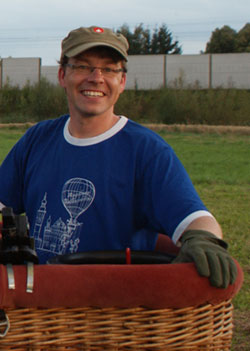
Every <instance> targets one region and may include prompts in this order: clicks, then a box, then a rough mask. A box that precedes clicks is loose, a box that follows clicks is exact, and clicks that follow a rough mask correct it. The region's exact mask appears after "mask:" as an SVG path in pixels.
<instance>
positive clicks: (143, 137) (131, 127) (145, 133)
mask: <svg viewBox="0 0 250 351" xmlns="http://www.w3.org/2000/svg"><path fill="white" fill-rule="evenodd" d="M124 132H126V133H127V134H128V135H129V136H130V137H131V138H132V139H134V140H135V141H136V142H142V143H144V146H147V145H148V146H150V147H151V146H152V145H155V146H157V145H158V146H161V147H162V146H163V147H164V148H166V147H167V148H168V147H169V144H168V143H167V142H166V141H165V140H164V139H163V137H161V136H160V135H159V134H158V133H156V132H155V131H153V130H151V129H150V128H148V127H146V126H144V125H142V124H139V123H137V122H135V121H133V120H130V119H128V123H127V124H126V126H125V128H124Z"/></svg>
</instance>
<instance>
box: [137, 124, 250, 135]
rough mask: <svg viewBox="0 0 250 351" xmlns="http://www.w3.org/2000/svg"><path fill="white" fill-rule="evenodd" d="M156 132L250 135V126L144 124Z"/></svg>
mask: <svg viewBox="0 0 250 351" xmlns="http://www.w3.org/2000/svg"><path fill="white" fill-rule="evenodd" d="M144 125H145V127H148V128H150V129H152V130H154V131H156V132H159V131H168V132H182V133H183V132H184V133H185V132H186V133H210V134H231V133H232V134H239V135H250V126H210V125H204V124H194V125H192V124H188V125H186V124H169V125H168V124H144Z"/></svg>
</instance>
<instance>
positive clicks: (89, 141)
mask: <svg viewBox="0 0 250 351" xmlns="http://www.w3.org/2000/svg"><path fill="white" fill-rule="evenodd" d="M127 121H128V118H127V117H124V116H121V117H120V119H119V120H118V122H116V124H115V125H114V126H113V127H112V128H110V129H109V130H107V131H106V132H105V133H102V134H100V135H97V136H95V137H92V138H76V137H73V136H72V135H71V134H70V133H69V118H68V119H67V121H66V123H65V126H64V130H63V135H64V138H65V140H66V141H67V142H68V143H70V144H72V145H76V146H89V145H94V144H98V143H101V142H102V141H104V140H107V139H109V138H111V137H112V136H113V135H115V134H117V133H118V132H119V131H120V130H121V129H122V128H123V127H124V126H125V125H126V123H127Z"/></svg>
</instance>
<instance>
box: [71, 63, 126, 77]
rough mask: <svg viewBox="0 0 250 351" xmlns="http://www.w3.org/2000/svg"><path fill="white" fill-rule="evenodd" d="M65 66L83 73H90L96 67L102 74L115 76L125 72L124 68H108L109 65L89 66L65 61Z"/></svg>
mask: <svg viewBox="0 0 250 351" xmlns="http://www.w3.org/2000/svg"><path fill="white" fill-rule="evenodd" d="M64 66H65V67H69V68H71V69H72V70H75V71H79V72H80V73H81V74H83V75H86V76H88V75H90V74H91V73H93V72H94V71H95V70H96V69H98V70H100V71H101V73H102V75H103V76H115V75H116V74H118V73H121V72H123V73H126V72H127V70H126V68H117V69H114V68H110V67H97V66H89V65H74V64H72V63H66V64H65V65H64Z"/></svg>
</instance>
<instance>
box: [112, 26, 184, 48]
mask: <svg viewBox="0 0 250 351" xmlns="http://www.w3.org/2000/svg"><path fill="white" fill-rule="evenodd" d="M117 32H118V33H121V34H123V35H124V36H125V37H126V38H127V40H128V43H129V50H128V54H129V55H147V54H181V47H179V46H178V41H173V38H172V34H171V33H170V32H169V31H168V28H167V26H166V25H165V24H164V25H162V26H161V27H160V28H159V29H155V30H154V33H153V36H151V33H150V30H149V29H144V27H143V24H142V23H141V24H140V25H138V26H136V27H135V29H134V32H133V33H132V32H131V31H130V29H129V27H128V25H127V24H124V25H123V26H122V27H121V28H120V29H118V30H117Z"/></svg>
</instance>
